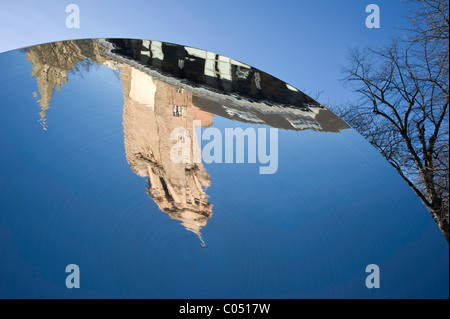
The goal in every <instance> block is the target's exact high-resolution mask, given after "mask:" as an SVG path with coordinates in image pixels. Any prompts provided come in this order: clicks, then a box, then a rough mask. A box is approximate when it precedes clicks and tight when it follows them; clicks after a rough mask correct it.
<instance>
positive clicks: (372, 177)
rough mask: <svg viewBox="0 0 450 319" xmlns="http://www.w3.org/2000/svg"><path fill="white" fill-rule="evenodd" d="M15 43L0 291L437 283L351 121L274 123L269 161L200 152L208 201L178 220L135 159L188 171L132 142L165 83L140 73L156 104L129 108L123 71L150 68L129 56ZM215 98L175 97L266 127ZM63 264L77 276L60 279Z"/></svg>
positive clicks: (158, 110)
mask: <svg viewBox="0 0 450 319" xmlns="http://www.w3.org/2000/svg"><path fill="white" fill-rule="evenodd" d="M30 52H32V51H26V50H22V51H11V52H7V53H3V54H1V55H0V70H2V73H1V75H0V83H1V85H0V101H1V104H0V105H1V106H0V107H1V110H2V116H1V117H0V145H1V147H2V151H1V153H0V163H1V165H0V187H1V193H0V210H1V213H0V250H1V258H0V297H2V298H10V297H20V298H30V297H31V298H33V297H43V298H47V297H50V298H61V297H62V298H73V297H87V298H90V297H98V298H110V297H113V298H121V297H127V298H448V291H449V277H448V276H449V272H448V270H449V254H448V244H447V242H446V241H445V239H444V237H443V236H442V234H441V233H440V231H439V229H438V227H437V226H436V224H435V223H434V221H433V220H432V218H431V217H430V216H429V214H428V213H427V211H426V210H425V208H424V207H423V205H422V204H421V203H420V201H419V200H418V199H417V198H416V197H415V195H414V194H413V192H412V191H411V190H410V189H409V187H408V186H407V185H406V184H405V183H404V181H403V180H402V179H401V178H400V177H399V176H398V175H397V174H396V172H395V171H394V170H393V169H392V168H391V167H390V166H389V164H388V163H387V162H386V161H385V160H384V159H383V158H382V157H381V156H380V155H379V154H378V153H377V151H376V150H374V149H373V148H372V147H371V146H370V145H369V143H367V142H366V141H365V140H364V139H363V138H362V137H361V136H359V135H358V134H357V133H356V132H355V131H354V130H352V129H349V128H347V127H342V129H341V130H337V131H336V132H331V131H326V130H322V131H321V130H317V129H316V130H313V129H305V130H303V129H302V130H295V129H284V128H282V127H280V129H279V130H278V148H279V150H278V170H277V172H276V173H275V174H271V175H260V174H259V171H258V168H259V165H258V164H252V163H242V164H239V163H233V164H231V163H221V164H219V163H210V164H208V163H203V164H201V165H200V167H197V168H195V170H196V171H195V172H196V176H197V177H198V179H199V180H200V183H205V185H203V186H204V187H202V188H201V191H200V194H199V195H198V196H204V198H203V199H204V205H206V206H202V207H207V209H205V210H204V211H203V212H204V215H202V216H203V217H201V216H200V215H198V216H200V217H199V218H200V219H198V220H197V221H198V223H197V224H195V223H194V224H192V223H193V222H192V220H191V219H189V218H190V217H189V218H188V217H186V216H187V215H176V214H177V213H178V212H174V210H177V209H179V207H178V206H177V207H176V208H173V207H174V206H170V205H173V203H170V201H169V202H167V201H165V198H164V196H162V197H158V194H159V193H157V191H158V189H156V188H155V187H156V186H155V182H152V183H150V182H149V180H150V179H151V177H150V176H149V175H151V174H150V173H148V172H146V171H145V170H146V169H148V170H149V171H150V170H151V169H154V167H153V166H152V165H156V164H158V165H159V166H158V167H159V169H160V170H162V171H163V172H160V173H159V174H160V176H165V177H167V181H169V183H170V181H172V182H173V183H174V184H173V185H172V187H178V186H179V185H181V184H180V183H181V182H180V181H182V180H183V181H185V182H186V183H190V181H191V180H190V177H189V176H190V175H189V176H188V173H186V176H184V175H183V176H181V177H179V176H178V175H177V174H178V173H176V172H178V171H177V170H178V169H179V167H173V166H171V164H166V163H167V162H165V159H164V158H163V157H164V156H165V155H164V154H165V153H164V152H162V151H161V154H159V156H161V159H160V160H159V161H158V160H157V163H156V164H149V163H147V162H148V158H147V162H146V163H147V164H145V165H147V166H146V167H145V168H144V169H142V165H143V164H142V163H143V162H141V160H142V158H140V157H138V156H136V154H138V151H136V150H139V152H144V151H143V149H145V147H147V146H148V147H153V146H155V145H153V143H156V145H159V147H160V148H161V147H163V146H164V145H165V143H166V142H167V141H168V140H169V135H170V131H167V132H168V133H167V132H166V133H165V132H164V130H163V129H164V128H167V127H170V125H171V123H174V122H175V121H177V120H178V118H177V119H173V118H172V117H168V116H167V115H166V114H172V108H170V109H168V108H169V106H168V105H166V104H164V103H162V102H161V100H158V94H160V93H158V92H163V91H164V92H166V93H167V92H169V91H170V90H171V89H172V87H171V85H170V84H168V83H164V82H163V81H162V80H158V79H156V78H155V77H153V80H152V81H153V82H152V83H153V84H152V85H154V86H155V88H156V89H155V90H156V93H155V95H154V96H155V100H154V101H153V102H152V103H155V104H154V105H153V108H144V107H143V105H144V104H145V103H143V102H142V101H141V102H139V101H138V99H142V100H146V97H145V96H144V97H143V96H142V94H141V91H139V90H138V89H137V86H136V85H138V84H136V83H143V82H145V81H150V80H148V78H145V77H142V76H143V75H142V74H141V73H136V72H138V71H137V70H138V68H137V67H136V66H132V65H131V66H130V65H125V64H126V63H125V64H124V65H121V66H113V65H112V64H111V63H105V61H101V62H102V63H97V62H98V59H97V60H96V58H95V57H92V56H91V57H90V59H91V60H92V61H95V62H96V63H97V64H92V65H91V64H89V63H87V62H82V61H87V60H82V59H81V60H80V61H78V62H76V59H75V60H74V61H73V63H74V65H75V66H78V67H79V69H78V70H77V68H74V69H70V68H66V69H64V68H63V67H61V65H62V64H63V63H62V62H55V61H53V60H51V59H49V60H47V61H41V62H42V63H41V64H39V63H38V62H37V61H36V60H33V57H32V56H31V54H30ZM42 56H44V57H45V56H46V57H48V55H42ZM42 56H41V57H42ZM85 56H86V55H85ZM65 61H68V60H67V59H65ZM58 63H59V64H58ZM83 63H84V66H83ZM121 63H124V62H123V61H121ZM86 65H88V66H86ZM33 67H34V69H33ZM33 70H34V71H35V76H34V77H32V76H31V74H32V72H33ZM36 70H37V71H36ZM42 72H44V73H42ZM64 72H66V73H64ZM133 72H135V73H133ZM43 74H45V76H43ZM36 75H37V76H36ZM64 79H65V80H64ZM42 81H43V82H42ZM133 81H138V82H133ZM133 83H134V84H133ZM145 83H146V82H145ZM155 83H156V84H155ZM58 84H59V86H60V90H59V91H58V89H57V88H55V89H54V90H53V88H54V87H55V85H58ZM46 85H48V87H47V88H46V87H45V86H46ZM136 90H138V91H136ZM33 92H36V93H35V94H33ZM46 92H51V94H50V96H51V99H50V100H48V101H49V102H48V105H46V104H45V103H44V102H45V101H44V102H43V100H45V97H46ZM167 94H168V95H167V96H169V93H167ZM170 94H172V93H170ZM174 94H175V93H174ZM183 94H184V93H183ZM189 94H191V93H189ZM189 94H187V95H183V98H186V99H188V98H190V96H191V95H189ZM195 94H196V93H195V92H194V93H192V95H194V96H195ZM202 98H203V99H205V97H204V96H203V97H202ZM168 100H170V99H168ZM189 101H191V100H189ZM192 101H197V100H196V99H194V98H192ZM163 102H164V101H163ZM216 102H217V101H211V104H210V105H211V108H209V109H207V108H208V106H200V105H199V104H198V105H197V106H196V105H195V103H191V104H187V108H186V112H187V115H186V118H189V119H191V118H197V119H201V121H202V125H203V124H204V122H208V124H207V125H203V128H202V129H201V130H203V131H204V130H205V129H206V127H208V126H211V127H214V128H218V129H219V130H220V131H221V132H223V131H224V130H225V128H235V127H240V128H243V129H246V128H249V127H250V128H269V127H270V126H269V125H267V123H268V122H267V121H266V122H256V123H255V122H252V121H250V120H246V121H239V120H237V119H236V116H234V115H230V114H231V113H228V114H229V115H230V116H228V118H227V117H225V116H220V115H217V114H214V112H213V111H214V105H215V104H214V103H216ZM158 103H160V104H158ZM161 103H162V104H161ZM174 103H175V102H174ZM204 103H206V104H207V103H208V102H204ZM43 106H44V108H43ZM47 106H49V108H48V107H47ZM40 107H41V109H40ZM46 107H47V108H46ZM146 107H148V105H146ZM237 109H238V108H235V109H233V110H237ZM167 110H168V113H164V112H165V111H167ZM39 112H44V113H45V115H44V116H42V113H41V116H40V115H39ZM189 112H192V113H189ZM211 112H212V113H211ZM217 113H218V114H221V113H220V112H217ZM189 114H191V115H192V114H194V115H192V116H191V115H189ZM233 114H234V113H233ZM258 114H259V113H258ZM183 116H184V115H183ZM189 116H191V117H189ZM147 117H148V118H147ZM181 118H183V117H181ZM152 121H154V122H152ZM151 123H156V124H154V125H155V126H156V127H158V131H152V130H153V129H154V127H155V126H152V125H153V124H151ZM174 125H175V124H174ZM188 125H189V124H188ZM147 131H148V132H149V133H148V134H147V133H146V132H147ZM155 132H159V133H158V134H156V133H155ZM167 134H169V135H167ZM147 142H148V145H147V144H145V143H147ZM132 150H133V152H134V153H133V152H132ZM151 153H152V154H154V152H153V151H152V152H151ZM139 154H141V153H139ZM144 155H145V154H144ZM144 155H143V156H144ZM155 156H156V155H155ZM183 169H184V168H183ZM143 170H144V171H143ZM174 172H175V173H174ZM167 181H166V182H167ZM177 183H179V184H177ZM169 186H170V185H169ZM178 191H179V192H181V193H183V190H178ZM181 193H178V195H179V194H181ZM183 194H184V193H183ZM168 205H169V206H170V207H172V208H171V209H172V210H171V211H168V210H169V209H168V207H169V206H168ZM186 205H187V204H186ZM192 205H194V206H195V204H192ZM189 207H190V208H189V209H191V210H193V209H194V208H193V207H192V206H189ZM164 209H166V210H167V211H165V212H164ZM194 215H195V214H194ZM189 216H190V215H189ZM196 216H197V215H196ZM193 225H194V226H193ZM202 241H204V243H206V245H207V247H208V249H203V248H202ZM72 263H73V264H77V265H78V266H79V267H80V278H81V280H80V285H81V288H79V289H68V288H66V286H65V279H66V276H67V275H68V274H67V273H65V268H66V265H68V264H72ZM368 264H377V265H378V266H379V267H380V272H381V282H380V284H381V288H379V289H368V288H366V286H365V280H366V277H367V275H368V274H367V273H365V268H366V266H367V265H368Z"/></svg>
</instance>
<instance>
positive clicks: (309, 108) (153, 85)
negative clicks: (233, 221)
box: [26, 39, 349, 247]
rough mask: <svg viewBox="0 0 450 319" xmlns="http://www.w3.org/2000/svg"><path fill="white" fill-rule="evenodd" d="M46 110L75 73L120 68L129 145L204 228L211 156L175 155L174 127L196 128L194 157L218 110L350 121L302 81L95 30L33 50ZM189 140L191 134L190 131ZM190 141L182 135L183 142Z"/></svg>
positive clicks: (290, 119)
mask: <svg viewBox="0 0 450 319" xmlns="http://www.w3.org/2000/svg"><path fill="white" fill-rule="evenodd" d="M26 57H27V60H28V61H30V62H32V64H33V67H32V76H35V77H36V80H37V86H38V91H39V96H40V97H39V99H38V101H37V102H38V103H39V106H40V108H41V112H40V120H41V124H42V126H43V128H44V129H47V123H46V118H47V114H46V112H47V111H48V109H49V107H50V101H51V99H52V95H53V93H54V91H55V89H56V90H58V91H60V90H61V85H62V84H64V83H66V82H67V80H68V73H69V72H71V71H72V72H77V71H81V72H82V71H89V68H91V67H93V66H95V65H97V66H100V65H106V66H107V67H109V68H111V69H113V70H115V71H117V72H120V80H121V82H122V88H123V98H124V105H123V129H124V144H125V153H126V159H127V161H128V164H129V165H130V167H131V169H132V170H133V172H134V173H135V174H137V175H139V176H141V177H145V178H147V183H148V187H147V191H148V194H149V195H150V197H151V198H152V199H153V200H154V202H155V203H156V204H157V205H158V207H159V209H160V210H161V211H163V212H165V213H166V214H168V215H169V216H170V218H172V219H176V220H179V221H180V222H181V224H182V225H183V226H184V227H185V228H186V229H187V230H189V231H191V232H193V233H195V234H196V235H197V236H198V237H199V238H200V240H201V242H202V245H203V246H204V247H206V246H205V244H204V242H203V239H202V237H201V232H200V231H201V228H202V227H204V226H206V223H207V221H208V219H209V218H210V217H211V215H212V204H211V203H210V202H209V201H208V195H207V194H206V189H207V188H208V186H209V185H210V183H211V180H210V176H209V175H208V173H207V172H206V170H205V168H204V167H203V164H202V162H201V161H198V163H197V162H196V161H190V162H189V163H177V162H174V161H173V160H172V159H171V157H170V156H171V155H170V154H171V148H172V146H173V145H174V143H176V142H177V141H174V140H173V139H171V133H172V132H173V130H174V129H178V128H183V129H184V130H185V131H186V132H188V134H187V137H186V140H183V141H181V142H183V143H188V149H189V150H190V152H191V153H190V154H189V155H190V158H191V159H194V158H195V156H196V154H199V153H200V149H199V145H198V141H197V136H196V130H195V127H194V121H197V122H198V123H200V125H201V126H203V127H209V126H211V125H212V121H213V115H218V116H221V117H225V118H229V119H232V120H235V121H240V122H245V123H255V124H265V125H269V126H271V127H276V128H281V129H286V130H297V131H299V130H315V131H322V132H334V133H339V132H340V131H341V130H344V129H347V128H349V126H348V125H347V124H346V123H345V122H343V121H342V120H341V119H339V117H337V116H336V115H334V114H333V113H332V112H330V111H329V110H328V109H326V108H325V107H323V106H322V105H320V103H318V102H316V101H314V100H313V99H311V98H310V97H309V96H307V95H306V94H304V93H302V92H300V91H298V90H297V89H295V88H294V87H292V86H290V85H288V84H286V83H284V82H282V81H280V80H279V79H277V78H275V77H273V76H271V75H268V74H267V73H264V72H262V71H260V70H258V69H255V68H253V67H250V66H248V65H246V64H244V63H241V62H238V61H236V60H233V59H229V58H226V57H223V56H221V55H218V54H215V53H211V52H207V51H203V50H199V49H195V48H191V47H185V46H180V45H175V44H169V43H163V42H158V41H148V40H130V39H96V40H92V39H88V40H76V41H63V42H55V43H50V44H42V45H37V46H33V47H30V48H28V49H27V53H26ZM34 96H35V97H38V93H37V92H34ZM181 139H183V137H181ZM178 142H180V141H178Z"/></svg>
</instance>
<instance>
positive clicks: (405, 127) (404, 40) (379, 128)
mask: <svg viewBox="0 0 450 319" xmlns="http://www.w3.org/2000/svg"><path fill="white" fill-rule="evenodd" d="M411 2H412V3H413V5H414V7H415V8H417V9H416V10H411V15H410V17H409V19H410V22H411V28H409V29H406V30H402V35H401V36H399V37H398V38H397V39H395V40H393V41H392V43H391V44H390V45H388V46H386V47H383V48H381V49H363V50H360V49H354V50H352V51H351V53H350V64H349V65H350V66H349V67H347V68H345V69H344V71H343V72H344V74H345V83H347V84H348V85H351V86H352V88H353V89H354V91H355V92H357V94H358V96H359V97H360V99H359V100H358V101H357V102H356V103H353V105H349V106H339V107H336V108H334V111H335V112H336V113H337V114H338V115H339V116H340V117H341V118H343V119H344V120H345V121H347V123H348V124H349V125H351V126H352V127H353V128H355V129H356V130H357V131H358V132H359V133H361V134H362V135H363V136H364V137H365V138H367V139H368V140H369V141H370V143H371V144H372V145H373V146H375V147H376V148H377V149H378V150H379V151H380V152H381V154H382V155H383V156H384V157H385V158H386V159H387V160H388V161H389V163H390V164H391V165H392V166H393V167H394V168H395V169H396V170H397V172H398V173H399V174H400V176H401V177H402V178H403V179H404V180H405V181H406V182H407V183H408V185H409V186H410V187H411V188H412V189H413V190H414V192H415V193H416V194H417V196H418V197H419V198H420V200H421V201H422V202H423V203H424V205H425V206H426V207H427V209H428V211H429V212H430V214H431V215H432V216H433V218H434V220H435V221H436V223H437V224H438V225H439V228H440V229H441V231H442V232H443V234H444V236H445V237H446V239H447V241H448V240H449V223H448V218H449V216H448V209H449V198H448V197H449V162H448V161H449V143H448V142H449V135H448V134H449V125H448V124H449V123H448V119H449V112H448V109H449V73H448V71H449V70H448V68H449V60H448V58H449V57H448V45H449V11H448V10H449V2H448V0H416V1H411ZM332 109H333V108H332Z"/></svg>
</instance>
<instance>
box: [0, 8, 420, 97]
mask: <svg viewBox="0 0 450 319" xmlns="http://www.w3.org/2000/svg"><path fill="white" fill-rule="evenodd" d="M70 3H75V4H77V5H78V6H79V7H80V14H81V25H80V26H81V27H80V29H68V28H66V26H65V19H66V17H67V15H68V13H66V12H65V8H66V6H67V5H68V4H70ZM370 3H375V4H377V5H378V6H379V7H380V12H381V15H380V16H381V28H380V29H367V28H366V26H365V19H366V16H367V15H368V14H367V13H366V12H365V8H366V6H367V5H368V4H370ZM410 6H411V4H408V3H406V2H405V1H401V0H398V1H393V0H390V1H386V0H383V1H381V0H377V1H374V0H371V1H361V0H347V1H333V0H323V1H298V0H297V1H265V0H262V1H261V0H260V1H206V0H192V1H187V0H186V1H170V0H168V1H145V2H144V1H137V0H129V1H115V2H114V1H84V0H73V1H61V0H46V1H36V0H23V1H5V0H1V1H0V52H3V51H7V50H12V49H17V48H19V47H24V46H28V45H31V44H38V43H43V42H52V41H57V40H67V39H76V38H90V37H129V38H145V39H150V40H161V41H166V42H173V43H177V44H184V45H189V46H193V47H198V48H201V49H205V50H209V51H213V52H216V53H220V54H223V55H225V56H228V57H232V58H234V59H236V60H240V61H242V62H245V63H248V64H250V65H252V66H254V67H257V68H259V69H261V70H263V71H265V72H268V73H270V74H272V75H274V76H276V77H278V78H280V79H282V80H284V81H286V82H288V83H290V84H291V85H293V86H295V87H297V88H299V89H300V90H302V91H304V92H305V93H308V94H310V95H314V94H316V93H317V92H319V91H323V93H322V94H321V95H320V97H319V101H320V102H321V103H324V104H327V103H331V104H333V103H341V102H344V101H347V100H353V99H355V97H354V96H353V94H351V92H349V89H348V88H344V87H343V85H342V82H340V81H339V79H340V78H342V74H341V72H340V69H341V67H342V66H343V65H345V64H346V63H347V60H346V57H347V54H348V50H349V48H352V47H355V46H367V45H375V46H378V45H382V44H387V43H388V42H389V41H390V38H392V37H393V36H394V35H395V34H397V33H398V28H399V27H402V26H403V27H404V26H405V25H406V24H407V20H406V16H407V15H408V10H409V9H410Z"/></svg>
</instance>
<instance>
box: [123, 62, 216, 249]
mask: <svg viewBox="0 0 450 319" xmlns="http://www.w3.org/2000/svg"><path fill="white" fill-rule="evenodd" d="M120 77H121V80H122V86H123V91H124V109H123V128H124V135H125V152H126V157H127V161H128V163H129V164H130V167H131V169H132V170H133V172H135V173H136V174H137V175H139V176H142V177H148V179H147V182H148V187H147V190H148V193H149V195H150V196H151V197H152V199H153V200H154V201H155V203H156V204H157V205H158V207H159V208H160V209H161V210H162V211H163V212H165V213H167V214H168V215H169V216H170V218H173V219H176V220H179V221H181V223H182V225H183V226H184V227H185V228H186V229H187V230H189V231H191V232H193V233H195V234H196V235H198V236H199V238H200V240H201V242H202V245H204V246H205V244H204V242H203V240H202V238H201V234H200V229H201V227H203V226H205V225H206V222H207V220H208V219H209V218H210V217H211V215H212V205H211V203H209V202H208V200H207V195H206V193H205V189H206V188H207V187H208V186H209V185H210V177H209V175H208V173H207V172H206V170H205V168H204V167H203V164H202V163H201V162H200V163H193V161H191V162H190V163H183V162H181V163H176V162H174V161H173V160H172V159H171V157H170V156H171V155H170V154H171V148H172V146H173V144H174V141H173V140H171V133H172V131H173V130H175V129H177V128H183V129H185V130H186V131H187V132H188V133H189V134H188V136H187V137H185V141H183V142H185V143H189V146H188V149H189V150H190V152H191V154H190V156H191V158H192V159H193V158H194V156H195V153H196V152H200V147H199V145H198V142H197V137H196V132H195V127H194V120H199V121H200V123H201V125H202V126H210V125H211V124H212V114H209V113H206V112H204V111H202V110H200V109H198V108H196V107H195V106H194V105H193V104H192V95H191V94H190V93H189V92H187V91H184V90H183V89H177V88H176V87H173V86H170V85H168V84H166V83H163V82H160V81H158V80H156V79H153V78H152V77H151V76H149V75H148V74H146V73H144V72H142V71H140V70H137V69H135V68H132V67H130V66H129V65H123V66H122V68H121V75H120ZM189 137H191V138H189Z"/></svg>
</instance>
